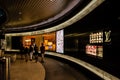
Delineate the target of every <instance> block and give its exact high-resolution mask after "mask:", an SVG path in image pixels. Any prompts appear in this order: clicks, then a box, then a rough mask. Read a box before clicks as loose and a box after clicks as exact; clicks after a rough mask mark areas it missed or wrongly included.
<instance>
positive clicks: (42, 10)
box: [0, 0, 80, 28]
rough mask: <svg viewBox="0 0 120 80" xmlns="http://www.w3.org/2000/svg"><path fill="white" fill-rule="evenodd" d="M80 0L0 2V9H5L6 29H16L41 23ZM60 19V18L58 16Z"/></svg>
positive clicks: (12, 0)
mask: <svg viewBox="0 0 120 80" xmlns="http://www.w3.org/2000/svg"><path fill="white" fill-rule="evenodd" d="M79 2H80V0H0V8H3V9H5V11H6V13H7V17H8V18H7V21H6V23H5V24H4V26H5V27H6V28H18V27H25V26H29V25H34V24H37V23H41V22H43V21H46V20H48V19H49V18H52V17H54V16H56V15H58V14H60V13H61V12H63V11H64V10H66V9H70V8H69V7H71V6H72V7H71V9H72V8H73V7H74V6H75V5H76V4H77V3H79ZM59 17H60V16H59Z"/></svg>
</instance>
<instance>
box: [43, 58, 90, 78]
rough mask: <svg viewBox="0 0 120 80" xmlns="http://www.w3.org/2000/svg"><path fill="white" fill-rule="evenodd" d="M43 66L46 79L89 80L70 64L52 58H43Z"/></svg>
mask: <svg viewBox="0 0 120 80" xmlns="http://www.w3.org/2000/svg"><path fill="white" fill-rule="evenodd" d="M43 66H44V67H45V70H46V80H90V79H89V78H88V77H87V76H85V75H84V74H83V73H81V72H80V71H79V72H78V71H77V70H75V69H74V68H73V67H71V66H70V65H68V64H65V63H62V62H60V61H57V60H55V59H52V58H45V63H43Z"/></svg>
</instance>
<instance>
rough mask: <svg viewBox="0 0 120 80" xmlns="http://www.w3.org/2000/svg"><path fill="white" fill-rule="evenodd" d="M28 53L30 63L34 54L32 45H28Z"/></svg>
mask: <svg viewBox="0 0 120 80" xmlns="http://www.w3.org/2000/svg"><path fill="white" fill-rule="evenodd" d="M29 50H30V51H29V52H30V61H32V59H33V52H34V46H33V45H30V47H29Z"/></svg>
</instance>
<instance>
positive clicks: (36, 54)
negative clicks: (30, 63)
mask: <svg viewBox="0 0 120 80" xmlns="http://www.w3.org/2000/svg"><path fill="white" fill-rule="evenodd" d="M34 50H35V53H34V55H35V62H38V47H37V46H35V47H34Z"/></svg>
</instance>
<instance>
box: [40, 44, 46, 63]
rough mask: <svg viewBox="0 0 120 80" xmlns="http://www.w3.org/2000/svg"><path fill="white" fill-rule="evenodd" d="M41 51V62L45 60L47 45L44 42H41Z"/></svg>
mask: <svg viewBox="0 0 120 80" xmlns="http://www.w3.org/2000/svg"><path fill="white" fill-rule="evenodd" d="M40 51H41V62H44V55H45V46H44V44H43V43H41V46H40Z"/></svg>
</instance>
